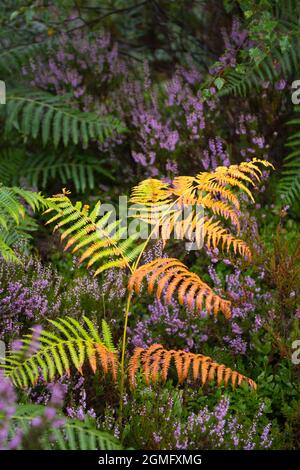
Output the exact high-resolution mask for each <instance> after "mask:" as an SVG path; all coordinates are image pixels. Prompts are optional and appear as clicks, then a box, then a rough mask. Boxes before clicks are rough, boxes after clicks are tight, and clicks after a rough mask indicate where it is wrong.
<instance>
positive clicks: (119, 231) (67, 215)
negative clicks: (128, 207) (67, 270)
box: [45, 192, 144, 276]
mask: <svg viewBox="0 0 300 470" xmlns="http://www.w3.org/2000/svg"><path fill="white" fill-rule="evenodd" d="M49 201H50V202H51V204H52V206H53V207H51V208H50V209H49V210H47V211H46V212H45V213H46V214H49V213H53V212H54V214H55V215H54V216H53V217H51V218H50V219H49V220H48V222H47V224H50V223H53V222H56V225H55V227H54V230H58V229H61V230H62V235H61V239H62V240H65V239H66V238H68V242H67V245H66V248H65V249H68V248H70V247H72V252H73V253H77V252H78V251H79V250H80V251H81V252H82V254H81V257H80V259H79V262H83V261H88V267H91V266H94V265H95V264H96V265H99V266H98V267H97V268H96V271H95V276H96V275H98V274H100V273H101V272H103V271H105V270H106V269H108V268H110V267H113V266H114V267H118V268H128V269H131V266H130V262H131V261H132V260H134V259H135V258H136V257H137V256H138V255H139V253H140V251H141V250H142V249H143V246H144V244H143V243H142V244H140V245H137V244H136V240H137V237H138V235H136V234H133V235H132V236H130V237H128V238H127V239H125V240H124V239H123V235H124V234H125V232H126V230H127V229H126V227H122V225H121V221H120V220H117V221H113V222H111V223H109V218H110V215H111V213H109V212H108V213H106V214H105V215H104V216H102V217H101V216H99V215H98V213H99V209H100V202H99V203H98V204H97V205H96V206H95V208H94V209H93V210H92V211H91V212H89V209H88V207H86V206H85V207H83V208H82V204H81V203H76V204H75V205H73V204H72V202H71V201H70V199H69V198H68V196H67V193H66V192H65V193H63V194H58V195H55V196H53V197H51V198H49Z"/></svg>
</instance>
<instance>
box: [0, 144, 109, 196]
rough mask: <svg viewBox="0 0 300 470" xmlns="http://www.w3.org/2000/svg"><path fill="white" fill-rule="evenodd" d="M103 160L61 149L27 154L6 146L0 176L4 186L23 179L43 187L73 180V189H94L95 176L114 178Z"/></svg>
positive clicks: (14, 183) (0, 157)
mask: <svg viewBox="0 0 300 470" xmlns="http://www.w3.org/2000/svg"><path fill="white" fill-rule="evenodd" d="M105 163H106V160H102V159H99V158H95V157H94V156H92V155H76V154H75V155H72V156H71V157H70V156H69V155H68V154H67V155H66V154H64V153H63V152H61V153H59V154H56V155H54V154H53V155H51V154H49V153H48V152H47V154H46V155H38V156H36V155H27V154H26V153H25V152H24V151H22V150H21V149H13V148H7V149H4V150H2V151H1V152H0V175H1V180H2V182H3V183H5V184H6V185H17V184H19V183H20V180H21V179H22V178H25V179H26V182H27V183H28V184H29V185H30V186H34V187H38V188H45V187H46V186H47V184H48V183H49V182H50V181H54V180H55V181H56V182H57V181H60V182H61V185H65V184H67V182H72V183H73V184H74V186H75V190H76V192H84V191H85V190H86V189H94V188H95V179H96V176H97V175H103V176H104V177H106V178H109V179H113V176H112V174H111V172H110V171H109V170H107V169H106V168H105Z"/></svg>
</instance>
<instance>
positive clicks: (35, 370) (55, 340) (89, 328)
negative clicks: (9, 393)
mask: <svg viewBox="0 0 300 470" xmlns="http://www.w3.org/2000/svg"><path fill="white" fill-rule="evenodd" d="M84 321H85V324H86V328H83V327H82V326H81V324H80V323H79V322H78V321H77V320H75V319H74V318H71V317H66V318H58V319H57V320H49V322H50V323H51V324H52V325H53V326H54V327H55V329H56V330H57V333H52V332H50V331H45V330H43V331H42V332H41V333H40V334H39V335H37V334H36V332H35V331H34V329H33V332H32V334H29V335H25V336H24V339H23V340H22V347H21V348H20V349H18V350H12V351H10V352H9V354H8V355H7V357H6V358H5V364H3V365H1V367H2V368H3V369H4V370H5V371H6V374H7V376H8V377H9V378H10V379H11V380H12V382H13V383H14V384H15V385H16V386H18V387H28V386H29V385H30V384H31V385H33V384H35V383H36V381H37V379H38V377H39V369H41V371H42V376H43V379H44V380H45V382H46V381H47V380H50V381H51V380H53V378H54V376H55V375H56V374H58V375H59V376H62V375H64V374H66V373H67V374H70V369H71V367H72V366H74V367H75V368H76V369H77V370H79V371H80V372H81V373H82V367H83V365H84V362H85V359H86V358H87V359H88V360H89V364H90V366H91V368H92V370H93V372H95V371H96V370H97V368H98V365H97V360H98V363H99V364H101V367H102V370H103V371H104V373H107V372H108V371H109V370H111V371H112V374H113V376H114V378H116V373H117V361H116V357H115V349H114V348H113V344H112V340H111V334H110V332H109V327H108V325H107V324H106V322H105V320H103V323H102V325H104V330H103V333H104V334H103V339H101V337H100V336H99V334H98V332H97V330H96V328H95V327H94V325H93V323H92V322H91V321H90V320H89V319H88V318H86V317H84Z"/></svg>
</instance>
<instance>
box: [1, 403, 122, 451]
mask: <svg viewBox="0 0 300 470" xmlns="http://www.w3.org/2000/svg"><path fill="white" fill-rule="evenodd" d="M45 409H46V407H45V406H43V405H18V406H17V409H16V413H15V415H14V416H13V417H12V420H11V424H10V430H9V440H10V439H12V438H13V436H14V434H15V430H16V429H19V428H20V427H21V428H22V430H23V433H24V436H25V437H27V436H29V435H30V430H31V429H32V427H31V423H32V420H33V419H34V418H36V417H37V416H43V414H44V412H45ZM62 418H64V417H63V416H62ZM64 421H65V422H64V424H63V425H62V426H60V427H59V428H50V429H45V430H44V432H43V434H42V435H41V436H39V445H40V446H41V447H42V449H43V450H55V449H57V450H120V449H122V446H121V444H120V443H119V442H118V441H117V440H116V439H115V437H114V436H112V435H110V434H109V433H107V432H104V431H100V430H98V429H96V428H94V427H92V426H91V425H89V424H87V423H83V422H82V421H79V420H74V419H69V418H67V419H66V418H65V419H64ZM50 435H51V437H52V439H51V440H50V439H49V436H50Z"/></svg>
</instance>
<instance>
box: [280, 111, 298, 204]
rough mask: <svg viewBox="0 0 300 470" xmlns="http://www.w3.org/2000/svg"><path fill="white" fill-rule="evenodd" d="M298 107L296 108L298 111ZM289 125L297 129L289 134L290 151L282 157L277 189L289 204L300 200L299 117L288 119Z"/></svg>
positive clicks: (287, 144) (287, 145)
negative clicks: (281, 168) (280, 174)
mask: <svg viewBox="0 0 300 470" xmlns="http://www.w3.org/2000/svg"><path fill="white" fill-rule="evenodd" d="M299 111H300V108H299V107H297V108H296V112H299ZM287 124H289V125H295V126H297V129H296V130H295V131H294V132H293V133H292V134H291V135H290V136H289V138H288V141H287V143H286V147H290V148H291V149H292V151H291V152H290V153H289V154H288V155H287V156H286V157H285V158H284V161H283V170H282V176H281V179H280V182H279V191H280V193H281V195H282V196H283V197H284V199H285V201H286V202H288V203H289V204H292V203H293V202H296V201H299V200H300V131H299V126H300V118H299V117H296V118H294V119H292V120H290V121H288V123H287Z"/></svg>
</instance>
